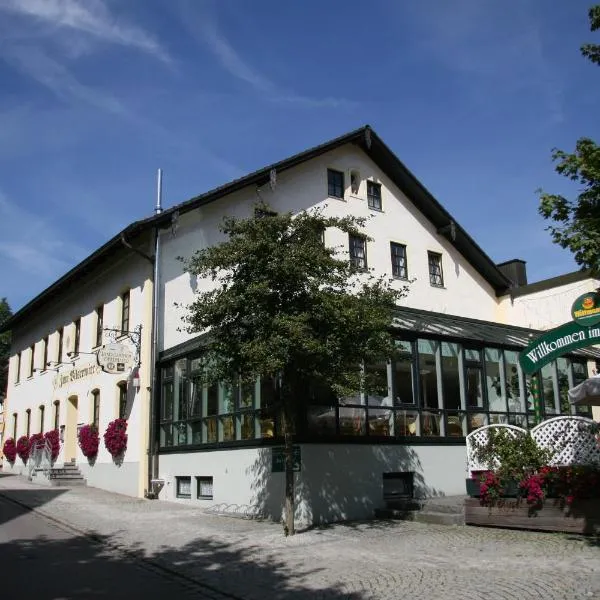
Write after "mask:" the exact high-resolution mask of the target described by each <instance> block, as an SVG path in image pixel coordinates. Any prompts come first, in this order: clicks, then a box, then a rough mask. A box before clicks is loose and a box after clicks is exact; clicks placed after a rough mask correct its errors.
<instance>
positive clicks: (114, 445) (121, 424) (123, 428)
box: [104, 419, 127, 464]
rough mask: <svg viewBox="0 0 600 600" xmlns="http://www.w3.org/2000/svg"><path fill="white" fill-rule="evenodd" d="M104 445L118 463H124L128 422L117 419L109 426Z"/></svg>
mask: <svg viewBox="0 0 600 600" xmlns="http://www.w3.org/2000/svg"><path fill="white" fill-rule="evenodd" d="M104 445H105V446H106V449H107V450H108V451H109V452H110V454H111V455H112V457H113V459H114V460H115V462H117V463H119V464H120V463H122V462H123V455H124V454H125V451H126V450H127V421H126V420H125V419H115V420H114V421H111V422H110V423H109V424H108V427H107V428H106V432H105V433H104Z"/></svg>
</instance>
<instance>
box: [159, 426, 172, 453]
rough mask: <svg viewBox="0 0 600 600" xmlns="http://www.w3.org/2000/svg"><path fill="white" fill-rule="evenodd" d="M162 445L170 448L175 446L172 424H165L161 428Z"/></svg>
mask: <svg viewBox="0 0 600 600" xmlns="http://www.w3.org/2000/svg"><path fill="white" fill-rule="evenodd" d="M160 445H161V447H163V448H169V447H171V446H172V445H173V426H172V424H171V423H163V424H162V425H161V426H160Z"/></svg>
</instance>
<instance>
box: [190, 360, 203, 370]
mask: <svg viewBox="0 0 600 600" xmlns="http://www.w3.org/2000/svg"><path fill="white" fill-rule="evenodd" d="M198 371H202V359H201V358H192V359H191V360H190V372H191V373H195V372H198Z"/></svg>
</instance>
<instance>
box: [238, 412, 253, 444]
mask: <svg viewBox="0 0 600 600" xmlns="http://www.w3.org/2000/svg"><path fill="white" fill-rule="evenodd" d="M240 421H241V423H240V425H241V427H240V429H241V434H242V439H243V440H253V439H254V413H243V414H242V415H241V416H240Z"/></svg>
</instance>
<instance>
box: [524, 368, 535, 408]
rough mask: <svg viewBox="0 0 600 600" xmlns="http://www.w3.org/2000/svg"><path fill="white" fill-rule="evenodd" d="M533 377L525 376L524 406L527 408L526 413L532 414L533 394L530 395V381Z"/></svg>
mask: <svg viewBox="0 0 600 600" xmlns="http://www.w3.org/2000/svg"><path fill="white" fill-rule="evenodd" d="M533 377H534V376H533V375H526V376H525V405H526V406H527V412H533V411H534V409H535V407H534V402H533V394H532V393H531V381H532V379H533Z"/></svg>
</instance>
